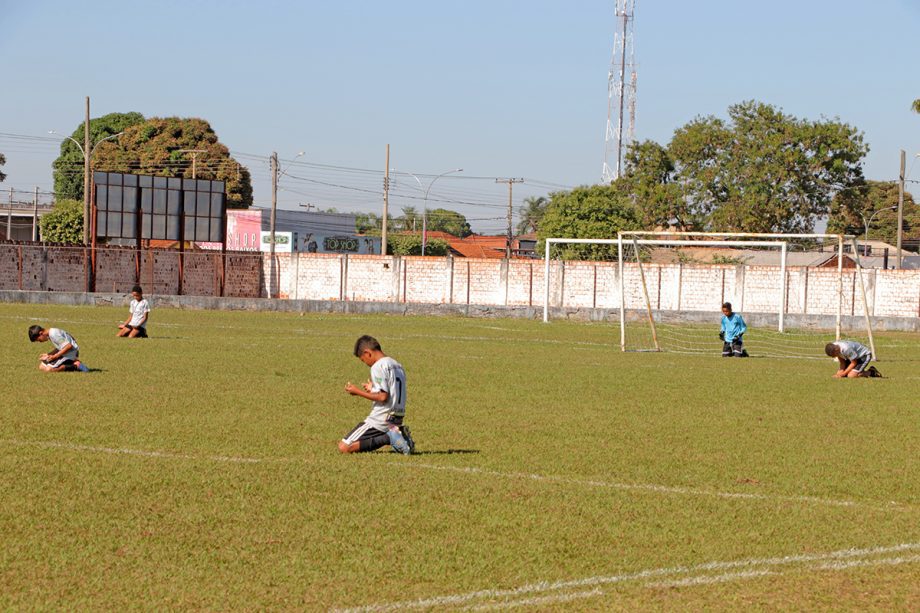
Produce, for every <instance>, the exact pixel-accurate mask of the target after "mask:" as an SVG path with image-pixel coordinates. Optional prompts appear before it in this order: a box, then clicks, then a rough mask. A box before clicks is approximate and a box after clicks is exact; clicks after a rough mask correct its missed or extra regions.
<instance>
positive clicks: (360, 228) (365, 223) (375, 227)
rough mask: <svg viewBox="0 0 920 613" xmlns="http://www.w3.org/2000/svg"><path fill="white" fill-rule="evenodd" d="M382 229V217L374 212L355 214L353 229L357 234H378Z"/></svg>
mask: <svg viewBox="0 0 920 613" xmlns="http://www.w3.org/2000/svg"><path fill="white" fill-rule="evenodd" d="M382 230H383V219H381V218H380V217H377V215H375V214H374V213H358V214H357V215H355V231H356V232H357V233H358V234H375V235H376V234H380V232H381V231H382Z"/></svg>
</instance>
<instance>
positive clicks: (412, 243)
mask: <svg viewBox="0 0 920 613" xmlns="http://www.w3.org/2000/svg"><path fill="white" fill-rule="evenodd" d="M448 251H449V245H448V243H447V241H445V240H442V239H440V238H435V239H430V240H429V241H428V243H427V244H426V245H425V255H447V253H448ZM387 253H388V254H390V255H422V237H421V235H419V234H392V235H388V236H387Z"/></svg>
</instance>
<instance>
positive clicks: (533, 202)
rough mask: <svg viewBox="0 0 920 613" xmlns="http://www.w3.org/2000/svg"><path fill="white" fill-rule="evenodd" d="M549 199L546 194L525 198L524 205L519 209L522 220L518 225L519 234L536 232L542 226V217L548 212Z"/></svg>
mask: <svg viewBox="0 0 920 613" xmlns="http://www.w3.org/2000/svg"><path fill="white" fill-rule="evenodd" d="M548 205H549V200H548V199H547V198H546V197H544V196H530V197H529V198H524V206H522V207H521V208H520V209H519V212H520V214H521V220H520V221H519V222H518V225H517V232H518V234H527V233H529V232H536V231H537V228H539V227H540V219H542V218H543V215H544V214H545V213H546V207H547V206H548Z"/></svg>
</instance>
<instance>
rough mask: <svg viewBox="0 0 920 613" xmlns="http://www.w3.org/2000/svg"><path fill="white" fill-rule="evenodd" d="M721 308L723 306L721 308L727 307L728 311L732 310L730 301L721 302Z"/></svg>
mask: <svg viewBox="0 0 920 613" xmlns="http://www.w3.org/2000/svg"><path fill="white" fill-rule="evenodd" d="M722 308H723V309H728V310H729V311H731V310H732V303H731V302H723V303H722Z"/></svg>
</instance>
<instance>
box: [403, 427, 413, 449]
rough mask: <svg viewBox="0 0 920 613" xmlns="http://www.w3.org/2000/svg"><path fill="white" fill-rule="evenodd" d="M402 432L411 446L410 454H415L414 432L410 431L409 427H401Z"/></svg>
mask: <svg viewBox="0 0 920 613" xmlns="http://www.w3.org/2000/svg"><path fill="white" fill-rule="evenodd" d="M400 429H401V430H402V435H403V438H405V439H406V443H407V444H408V445H409V453H410V454H411V453H415V441H414V440H412V432H410V431H409V426H400Z"/></svg>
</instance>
